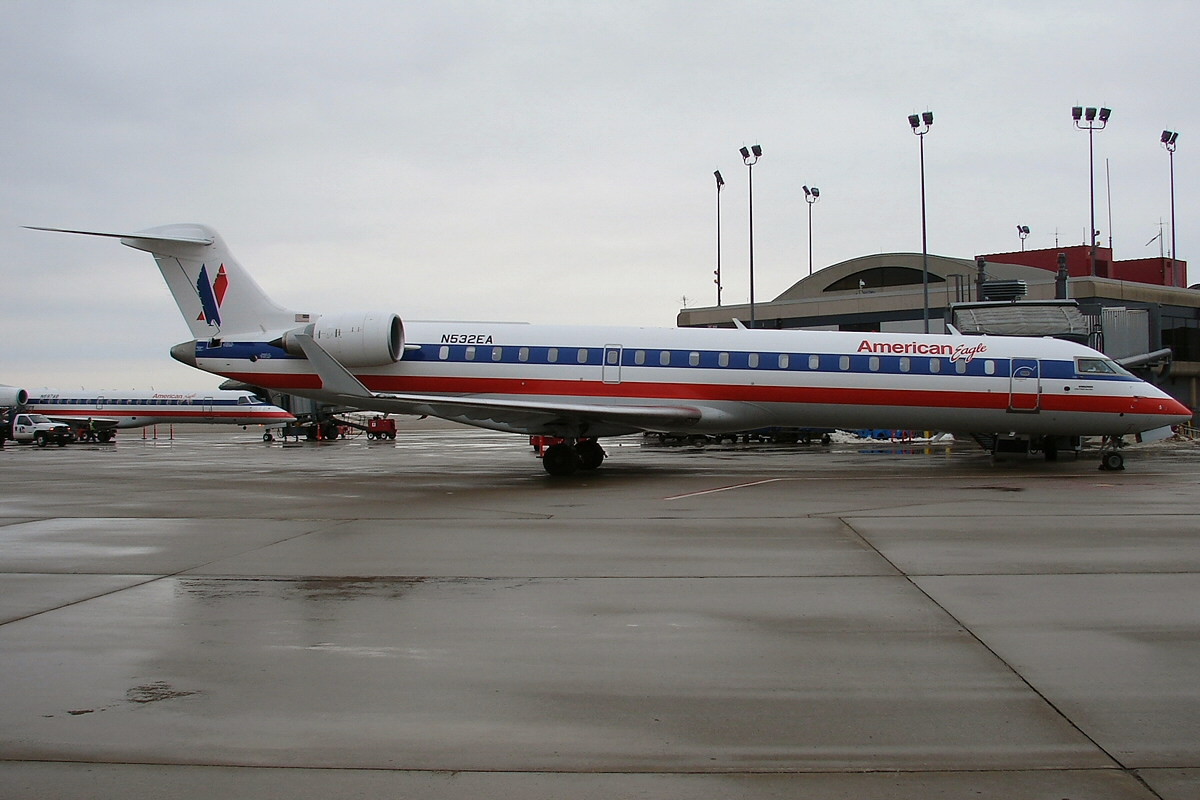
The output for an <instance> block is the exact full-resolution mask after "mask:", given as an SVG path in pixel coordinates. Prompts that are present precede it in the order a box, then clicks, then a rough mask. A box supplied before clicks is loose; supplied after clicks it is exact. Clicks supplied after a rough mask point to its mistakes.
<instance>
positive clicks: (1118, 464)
mask: <svg viewBox="0 0 1200 800" xmlns="http://www.w3.org/2000/svg"><path fill="white" fill-rule="evenodd" d="M1124 444H1125V440H1124V439H1123V438H1122V437H1120V436H1105V437H1104V442H1103V443H1102V444H1101V445H1100V469H1102V470H1106V471H1110V472H1117V471H1119V470H1123V469H1125V456H1123V455H1121V452H1120V450H1118V449H1117V448H1119V447H1121V446H1122V445H1124Z"/></svg>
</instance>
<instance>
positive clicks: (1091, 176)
mask: <svg viewBox="0 0 1200 800" xmlns="http://www.w3.org/2000/svg"><path fill="white" fill-rule="evenodd" d="M1111 115H1112V109H1108V108H1101V109H1099V112H1097V110H1096V109H1095V108H1092V107H1091V106H1088V107H1087V108H1084V107H1083V106H1073V107H1072V108H1071V119H1073V120H1074V121H1075V127H1076V128H1078V129H1079V130H1081V131H1087V133H1088V182H1089V184H1090V186H1091V189H1090V193H1089V195H1088V197H1089V206H1090V207H1091V212H1092V217H1091V219H1092V225H1091V227H1090V228H1089V229H1088V230H1090V231H1091V235H1092V255H1091V259H1092V266H1091V274H1092V275H1093V276H1095V274H1096V167H1095V160H1096V159H1095V150H1094V147H1093V145H1092V134H1093V133H1094V132H1095V131H1102V130H1104V126H1106V125H1107V124H1108V118H1109V116H1111Z"/></svg>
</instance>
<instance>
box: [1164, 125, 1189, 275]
mask: <svg viewBox="0 0 1200 800" xmlns="http://www.w3.org/2000/svg"><path fill="white" fill-rule="evenodd" d="M1178 138H1179V133H1178V132H1177V131H1163V132H1162V139H1161V141H1162V145H1163V147H1165V148H1166V149H1167V154H1168V156H1169V158H1170V159H1171V282H1172V283H1175V282H1176V281H1177V280H1180V276H1176V275H1175V261H1176V259H1178V258H1179V254H1178V253H1177V252H1176V251H1175V140H1176V139H1178ZM1182 285H1183V286H1187V281H1186V280H1184V281H1182Z"/></svg>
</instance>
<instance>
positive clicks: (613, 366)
mask: <svg viewBox="0 0 1200 800" xmlns="http://www.w3.org/2000/svg"><path fill="white" fill-rule="evenodd" d="M603 375H604V382H605V383H620V382H621V345H619V344H606V345H604V372H603Z"/></svg>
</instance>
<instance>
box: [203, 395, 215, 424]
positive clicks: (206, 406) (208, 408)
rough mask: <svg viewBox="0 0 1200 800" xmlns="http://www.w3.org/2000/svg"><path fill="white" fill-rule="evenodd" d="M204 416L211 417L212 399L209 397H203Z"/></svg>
mask: <svg viewBox="0 0 1200 800" xmlns="http://www.w3.org/2000/svg"><path fill="white" fill-rule="evenodd" d="M204 418H205V419H212V418H213V399H212V398H211V397H206V398H204Z"/></svg>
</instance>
